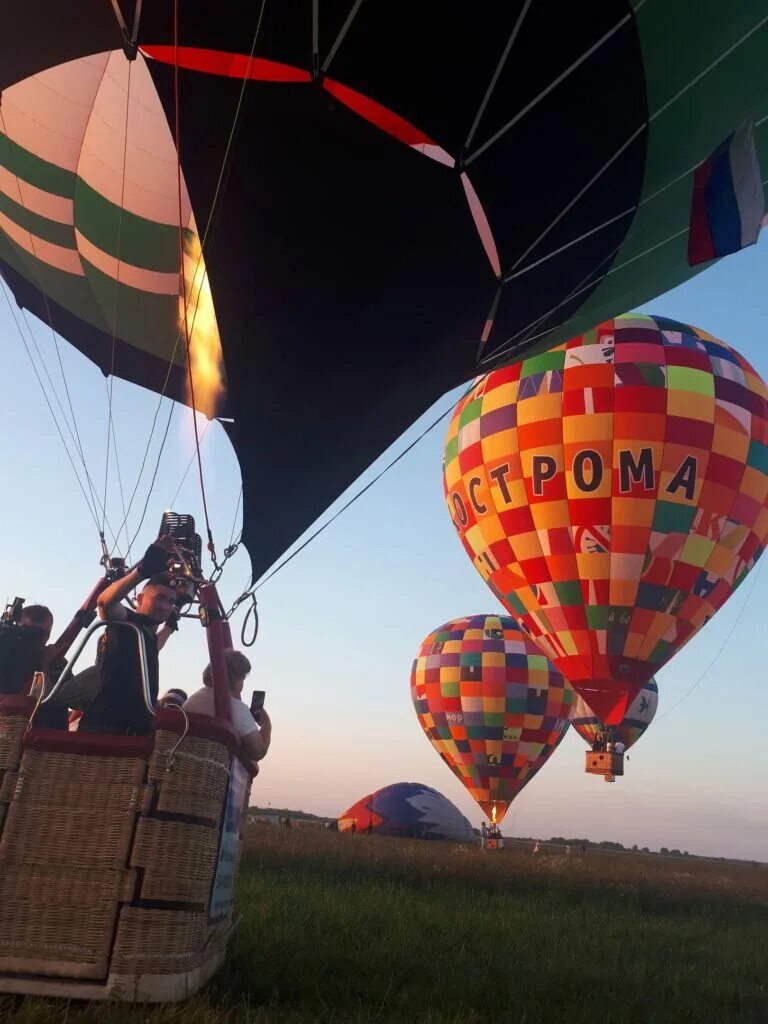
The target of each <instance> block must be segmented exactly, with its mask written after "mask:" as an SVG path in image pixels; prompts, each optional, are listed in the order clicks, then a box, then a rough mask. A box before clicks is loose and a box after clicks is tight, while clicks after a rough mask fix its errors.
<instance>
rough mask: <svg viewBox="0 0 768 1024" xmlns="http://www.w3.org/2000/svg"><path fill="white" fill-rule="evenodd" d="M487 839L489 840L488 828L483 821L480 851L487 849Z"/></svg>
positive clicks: (481, 824)
mask: <svg viewBox="0 0 768 1024" xmlns="http://www.w3.org/2000/svg"><path fill="white" fill-rule="evenodd" d="M487 839H488V826H487V825H486V824H485V822H484V821H483V822H481V823H480V849H481V850H484V849H485V844H486V841H487Z"/></svg>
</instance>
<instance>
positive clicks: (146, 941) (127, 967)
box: [111, 907, 213, 974]
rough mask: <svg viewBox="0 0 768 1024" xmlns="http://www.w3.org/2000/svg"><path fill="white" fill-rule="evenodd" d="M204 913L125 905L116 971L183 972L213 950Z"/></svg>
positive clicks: (115, 955) (117, 942)
mask: <svg viewBox="0 0 768 1024" xmlns="http://www.w3.org/2000/svg"><path fill="white" fill-rule="evenodd" d="M208 933H209V927H208V919H207V916H206V915H205V914H204V913H199V914H196V913H189V912H187V911H181V910H178V911H177V910H144V909H142V908H140V907H123V908H122V909H121V911H120V919H119V922H118V928H117V938H116V940H115V948H114V952H113V954H112V963H111V970H112V972H113V973H114V974H181V973H183V972H185V971H191V970H194V968H195V967H198V966H199V965H200V964H201V963H202V962H203V961H204V960H205V959H206V958H207V957H208V956H209V955H210V954H211V953H212V952H213V950H212V949H211V948H210V943H207V939H208Z"/></svg>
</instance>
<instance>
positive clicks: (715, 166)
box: [688, 121, 765, 267]
mask: <svg viewBox="0 0 768 1024" xmlns="http://www.w3.org/2000/svg"><path fill="white" fill-rule="evenodd" d="M764 215H765V195H764V193H763V181H762V175H761V173H760V164H759V163H758V159H757V150H756V149H755V130H754V125H753V123H752V122H751V121H748V122H747V123H746V124H744V125H742V126H741V127H740V128H739V129H737V130H736V131H735V132H733V134H732V135H729V136H728V138H727V139H726V140H725V142H722V143H721V144H720V145H719V146H718V147H717V149H716V150H715V151H714V153H713V154H712V155H711V156H710V157H709V158H708V159H707V160H705V161H704V163H703V164H700V165H699V166H698V167H697V168H696V170H695V171H694V173H693V197H692V200H691V222H690V231H689V235H688V264H689V265H690V266H691V267H695V266H696V265H697V264H699V263H706V262H707V261H708V260H714V259H716V258H717V257H719V256H727V255H728V254H729V253H732V252H738V251H739V249H744V248H745V247H746V246H748V245H754V244H755V242H756V241H757V236H758V235H759V234H760V226H761V224H762V221H763V217H764Z"/></svg>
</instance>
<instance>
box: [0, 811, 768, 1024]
mask: <svg viewBox="0 0 768 1024" xmlns="http://www.w3.org/2000/svg"><path fill="white" fill-rule="evenodd" d="M239 909H240V911H241V912H242V915H243V919H242V922H241V924H240V927H239V929H238V931H237V933H236V938H235V940H234V941H233V943H232V947H231V954H232V955H231V957H230V959H229V962H228V964H227V966H226V967H225V968H224V969H223V970H222V971H221V972H220V974H219V975H218V976H217V977H216V978H215V980H214V981H213V982H212V983H211V985H210V986H209V987H208V988H207V989H206V990H205V991H203V992H202V993H201V994H200V995H198V996H197V997H196V998H195V999H194V1000H192V1001H191V1002H189V1003H187V1004H185V1005H176V1006H167V1007H155V1008H149V1007H148V1008H141V1007H121V1006H107V1005H96V1004H94V1005H91V1006H85V1005H82V1004H76V1003H71V1004H67V1003H63V1002H45V1001H41V1000H32V999H29V1000H24V999H10V998H6V999H4V998H3V997H0V1020H2V1021H13V1022H14V1024H62V1022H65V1024H123V1022H125V1024H128V1022H131V1024H138V1022H140V1021H141V1022H151V1024H170V1022H179V1024H181V1022H187V1021H189V1022H191V1024H224V1022H227V1024H236V1022H240V1021H244V1022H253V1024H256V1022H259V1024H263V1022H275V1024H309V1022H314V1021H318V1022H338V1024H341V1022H348V1021H349V1022H361V1024H362V1022H366V1024H386V1022H403V1024H405V1022H408V1024H411V1022H413V1024H417V1022H418V1024H421V1022H424V1024H426V1022H430V1024H470V1022H472V1024H474V1022H478V1024H479V1022H480V1021H502V1022H505V1024H506V1022H510V1024H518V1022H519V1024H539V1022H549V1021H553V1022H568V1024H582V1022H583V1024H586V1022H590V1024H602V1022H606V1024H608V1022H610V1024H629V1022H632V1024H635V1022H637V1024H645V1022H660V1024H683V1022H696V1024H710V1022H711V1024H716V1022H720V1021H733V1022H760V1024H763V1022H766V1021H768V869H766V868H755V867H750V866H747V865H744V866H741V865H734V864H724V863H721V862H714V863H709V862H704V861H696V860H691V859H685V860H671V859H662V858H658V857H647V856H642V855H637V856H635V855H621V854H616V855H610V854H600V853H588V854H587V855H586V856H584V857H582V856H580V855H578V854H575V855H574V856H571V857H566V856H564V855H563V854H555V853H545V854H539V855H537V856H536V857H533V856H532V855H531V853H530V852H529V851H528V850H526V849H524V848H519V847H518V848H514V847H513V848H508V849H507V850H505V851H504V852H503V853H500V854H493V853H488V854H485V855H484V854H482V853H481V852H480V851H479V850H477V849H472V848H465V847H455V846H449V845H444V844H439V843H424V842H415V841H401V840H394V839H384V838H379V837H368V836H345V835H338V834H336V833H328V832H323V831H315V830H301V829H295V828H294V829H292V830H290V831H288V830H286V829H279V830H278V829H276V828H270V827H268V826H255V827H253V828H252V829H251V830H250V832H249V836H248V840H247V849H246V853H245V855H244V859H243V866H242V872H241V881H240V887H239Z"/></svg>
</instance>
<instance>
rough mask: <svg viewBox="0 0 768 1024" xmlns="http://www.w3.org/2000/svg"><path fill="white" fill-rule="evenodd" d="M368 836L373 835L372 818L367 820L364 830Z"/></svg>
mask: <svg viewBox="0 0 768 1024" xmlns="http://www.w3.org/2000/svg"><path fill="white" fill-rule="evenodd" d="M365 831H366V832H367V833H368V835H369V836H372V835H373V818H369V819H368V827H367V828H366V830H365Z"/></svg>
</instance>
